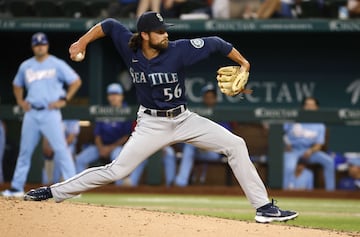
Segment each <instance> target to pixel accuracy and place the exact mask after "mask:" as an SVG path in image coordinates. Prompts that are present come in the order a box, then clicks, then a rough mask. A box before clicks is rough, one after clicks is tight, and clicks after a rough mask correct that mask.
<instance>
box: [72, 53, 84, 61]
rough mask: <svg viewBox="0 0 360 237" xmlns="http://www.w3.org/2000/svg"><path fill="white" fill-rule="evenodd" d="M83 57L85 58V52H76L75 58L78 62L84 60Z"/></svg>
mask: <svg viewBox="0 0 360 237" xmlns="http://www.w3.org/2000/svg"><path fill="white" fill-rule="evenodd" d="M83 59H84V53H82V52H80V53H78V54H76V56H75V59H74V60H75V61H76V62H80V61H82V60H83Z"/></svg>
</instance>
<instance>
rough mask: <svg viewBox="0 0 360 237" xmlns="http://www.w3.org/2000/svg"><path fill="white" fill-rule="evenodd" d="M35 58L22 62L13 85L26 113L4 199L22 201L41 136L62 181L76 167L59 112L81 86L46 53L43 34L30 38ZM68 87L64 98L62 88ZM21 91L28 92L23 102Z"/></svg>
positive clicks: (65, 67) (68, 69) (75, 76)
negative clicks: (50, 152)
mask: <svg viewBox="0 0 360 237" xmlns="http://www.w3.org/2000/svg"><path fill="white" fill-rule="evenodd" d="M31 46H32V50H33V53H34V57H31V58H29V59H27V60H25V61H24V62H23V63H22V64H21V65H20V67H19V70H18V72H17V73H16V76H15V79H14V81H13V89H14V94H15V98H16V102H17V104H18V105H19V106H20V107H21V108H22V109H23V110H24V111H25V115H24V119H23V123H22V128H21V141H20V151H19V156H18V159H17V163H16V168H15V171H14V176H13V179H12V181H11V188H10V189H8V190H5V191H4V192H2V195H3V196H6V197H20V196H21V197H22V196H23V191H24V185H25V182H26V178H27V175H28V172H29V169H30V164H31V157H32V154H33V151H34V149H35V147H36V145H37V144H38V142H39V140H40V137H41V134H42V135H43V136H45V137H46V139H47V140H48V141H49V143H50V145H51V147H52V148H53V150H54V153H55V155H54V159H55V161H56V162H57V163H58V164H59V165H60V167H61V172H62V175H63V177H64V179H68V178H70V177H72V176H74V175H75V174H76V173H75V165H74V162H73V160H72V157H71V154H70V151H69V149H68V148H67V144H66V141H65V136H64V131H63V129H62V128H63V126H62V116H61V112H60V108H62V107H64V106H65V105H66V102H67V101H69V100H70V99H71V98H72V97H73V96H74V94H75V93H76V91H77V90H78V89H79V87H80V86H81V80H80V77H79V75H78V74H77V73H76V72H75V71H74V70H73V69H72V68H71V67H70V66H69V65H67V64H66V63H65V62H64V61H63V60H61V59H59V58H57V57H55V56H53V55H50V54H49V53H48V49H49V42H48V39H47V36H46V35H45V34H44V33H41V32H39V33H35V34H34V35H33V36H32V38H31ZM64 84H66V85H67V86H68V89H67V94H66V96H65V97H63V98H61V95H62V94H63V85H64ZM24 87H25V88H26V90H27V94H26V98H25V99H24V98H23V97H24V94H25V93H24Z"/></svg>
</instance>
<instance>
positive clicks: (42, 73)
mask: <svg viewBox="0 0 360 237" xmlns="http://www.w3.org/2000/svg"><path fill="white" fill-rule="evenodd" d="M55 76H56V69H55V68H52V69H47V70H38V71H34V70H32V69H27V70H26V71H25V78H26V79H25V80H26V81H27V82H28V83H31V82H33V81H37V80H43V79H49V78H54V77H55Z"/></svg>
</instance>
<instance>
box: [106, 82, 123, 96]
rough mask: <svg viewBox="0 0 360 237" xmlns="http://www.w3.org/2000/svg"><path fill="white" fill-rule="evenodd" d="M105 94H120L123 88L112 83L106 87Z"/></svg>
mask: <svg viewBox="0 0 360 237" xmlns="http://www.w3.org/2000/svg"><path fill="white" fill-rule="evenodd" d="M106 92H107V93H108V94H122V93H123V88H122V87H121V85H120V84H119V83H112V84H110V85H108V87H107V90H106Z"/></svg>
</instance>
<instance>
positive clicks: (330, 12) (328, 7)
mask: <svg viewBox="0 0 360 237" xmlns="http://www.w3.org/2000/svg"><path fill="white" fill-rule="evenodd" d="M346 5H347V0H325V1H324V16H325V17H328V18H338V16H339V7H342V6H346Z"/></svg>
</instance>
